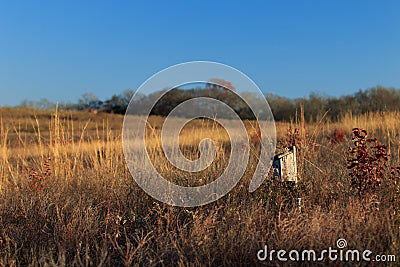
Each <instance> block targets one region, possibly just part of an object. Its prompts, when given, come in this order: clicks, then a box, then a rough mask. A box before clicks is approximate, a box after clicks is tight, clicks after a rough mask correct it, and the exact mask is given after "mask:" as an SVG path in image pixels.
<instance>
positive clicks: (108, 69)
mask: <svg viewBox="0 0 400 267" xmlns="http://www.w3.org/2000/svg"><path fill="white" fill-rule="evenodd" d="M81 2H84V3H81ZM399 14H400V1H382V2H379V1H317V0H315V1H259V2H251V1H246V2H245V1H243V2H234V3H231V2H226V3H222V1H196V2H195V1H160V2H154V1H140V3H139V1H44V0H39V1H2V2H1V3H0V92H1V97H0V105H16V104H19V103H20V102H21V101H22V100H23V99H28V100H39V99H40V98H42V97H46V98H48V99H50V100H52V101H59V102H61V101H72V102H74V101H76V100H77V99H78V98H80V97H81V95H82V94H83V93H85V92H93V93H94V94H96V95H97V96H98V97H99V98H101V99H106V98H108V97H110V96H111V95H112V94H114V93H120V92H121V91H123V90H125V89H128V88H131V89H135V88H137V87H139V86H140V84H141V83H142V82H144V81H145V80H146V79H147V78H148V77H149V76H151V75H152V74H154V73H155V72H157V71H160V70H162V69H163V68H165V67H168V66H170V65H173V64H177V63H181V62H185V61H192V60H210V61H217V62H221V63H225V64H228V65H231V66H233V67H235V68H237V69H239V70H241V71H243V72H244V73H246V74H247V75H248V76H250V77H251V78H252V79H253V80H254V81H255V82H256V83H257V84H258V85H259V86H260V88H261V89H262V90H263V91H264V92H267V93H268V92H272V93H275V94H279V95H282V96H292V97H302V96H307V95H309V94H310V93H311V92H312V91H316V92H320V93H325V94H327V95H332V96H336V95H338V96H339V95H343V94H348V93H353V92H355V91H357V90H358V89H366V88H369V87H372V86H375V85H378V84H379V85H383V86H394V87H396V88H400V15H399Z"/></svg>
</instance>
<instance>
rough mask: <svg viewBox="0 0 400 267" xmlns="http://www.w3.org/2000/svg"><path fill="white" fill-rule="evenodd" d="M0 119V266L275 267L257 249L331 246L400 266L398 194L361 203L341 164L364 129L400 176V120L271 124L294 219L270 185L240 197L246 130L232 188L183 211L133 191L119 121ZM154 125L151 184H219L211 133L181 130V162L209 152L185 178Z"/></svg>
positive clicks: (391, 116) (199, 125) (223, 145)
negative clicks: (292, 188) (292, 174)
mask: <svg viewBox="0 0 400 267" xmlns="http://www.w3.org/2000/svg"><path fill="white" fill-rule="evenodd" d="M0 118H1V123H0V124H1V125H0V126H1V127H0V266H20V265H22V266H42V265H43V266H46V265H50V266H54V265H55V266H63V265H73V266H98V265H102V266H132V265H140V266H171V265H172V266H188V265H189V266H204V265H205V266H223V265H224V266H225V265H226V266H238V265H249V266H254V265H262V264H269V265H273V264H272V263H271V262H260V261H258V260H257V252H258V251H259V250H260V249H263V248H264V245H266V244H267V245H268V247H269V248H271V249H276V250H279V249H285V250H286V251H290V250H291V249H297V250H302V249H314V250H316V251H321V250H323V249H327V248H329V247H335V246H336V241H337V240H338V239H339V238H344V239H346V240H347V243H348V245H347V247H348V248H350V249H358V250H360V251H363V250H365V249H369V250H371V251H372V252H373V254H372V255H376V254H385V255H391V254H395V255H396V261H397V262H394V263H391V264H393V265H396V263H397V265H398V264H399V263H398V262H399V261H400V255H399V251H400V188H399V184H400V183H396V184H394V183H392V182H391V181H389V179H383V181H382V185H381V186H380V187H379V188H378V189H376V190H374V191H373V192H371V193H368V194H363V195H362V196H360V195H358V194H357V192H356V191H355V190H354V189H353V188H352V186H351V177H350V175H349V172H350V170H349V169H348V168H347V159H348V158H349V157H350V155H349V147H353V146H354V145H353V142H352V141H351V136H352V132H351V130H352V128H355V127H361V128H364V129H366V130H367V131H368V134H369V136H371V137H376V138H377V139H378V140H379V141H380V142H381V143H383V144H387V145H388V150H389V152H390V154H391V158H390V164H389V165H390V166H391V165H400V133H399V131H398V130H399V129H400V113H395V112H392V113H379V114H372V113H371V114H366V115H360V116H352V115H351V114H347V115H345V116H344V117H343V118H342V119H340V120H339V121H338V122H329V121H326V120H324V119H322V120H321V121H319V122H317V123H307V122H305V121H304V119H302V118H301V116H299V118H297V119H295V120H294V121H293V122H292V123H286V122H278V123H276V127H277V129H276V130H277V138H278V148H277V151H280V150H282V148H283V147H284V146H285V145H286V144H287V143H288V142H290V140H289V139H291V138H292V139H295V140H296V141H295V142H296V146H297V147H298V148H299V150H300V151H299V155H298V156H299V157H298V167H299V176H300V182H299V194H300V196H301V197H302V200H303V206H302V209H301V210H299V209H298V208H297V207H296V206H294V207H293V206H292V205H290V203H289V201H288V200H289V199H291V197H292V196H291V195H290V192H289V191H288V190H286V188H284V187H283V186H282V185H280V184H277V183H274V182H272V180H271V179H272V178H271V177H270V176H271V175H270V176H269V177H268V179H266V181H265V183H264V184H263V185H262V186H261V187H260V188H259V189H257V190H256V191H255V192H253V193H249V192H248V185H249V182H250V180H251V178H252V173H253V172H254V169H255V166H256V164H257V161H258V155H259V149H260V147H259V144H258V140H257V124H256V123H254V122H251V121H246V122H245V125H246V128H247V130H248V132H249V136H250V141H251V155H250V160H249V164H248V167H247V169H246V172H245V175H244V176H243V178H242V179H241V180H240V182H239V183H238V185H237V186H236V187H235V188H234V189H233V190H232V191H231V192H229V193H228V194H227V195H226V196H224V197H222V198H221V199H219V200H217V201H216V202H213V203H211V204H208V205H205V206H201V207H196V208H180V207H173V206H169V205H166V204H163V203H160V202H158V201H156V200H154V199H153V198H151V197H150V196H148V195H147V194H146V193H145V192H144V191H143V190H142V189H141V188H139V187H138V186H137V185H136V184H135V182H134V181H133V179H132V177H131V175H130V173H129V171H128V168H127V166H126V164H125V160H124V155H123V152H122V143H121V127H122V121H123V116H121V115H113V114H103V113H99V114H93V113H89V112H72V111H68V112H67V111H61V112H56V111H52V112H50V111H34V110H28V109H14V108H12V109H6V108H2V109H0ZM162 122H163V118H161V117H151V118H150V119H149V123H150V127H149V128H148V131H147V135H146V136H147V141H148V144H149V148H148V151H149V154H150V157H151V158H152V160H153V163H154V164H155V165H156V168H157V170H158V171H159V172H160V173H162V174H163V175H164V176H165V177H167V178H168V179H170V180H171V181H174V182H175V183H178V184H179V183H181V184H185V185H186V184H190V185H201V184H205V183H208V182H209V181H211V180H213V179H215V178H216V177H217V176H219V175H220V173H221V172H222V171H223V170H224V168H225V167H226V165H227V162H228V161H229V149H230V147H229V139H228V137H227V134H226V132H225V131H224V130H223V129H221V127H220V126H219V125H215V124H214V123H213V122H212V121H203V120H197V121H193V122H191V123H190V124H189V125H187V126H186V127H185V128H184V129H183V131H182V133H181V136H180V140H181V141H182V143H181V144H180V145H181V146H182V148H184V149H183V153H184V155H185V156H187V157H188V158H191V159H196V158H197V157H198V149H197V145H198V142H199V141H200V140H201V139H202V138H204V137H209V138H211V139H213V140H215V142H216V148H217V152H218V154H217V157H216V161H215V162H213V163H212V164H211V165H210V166H209V167H208V168H207V169H206V170H204V171H202V172H198V173H195V174H192V175H188V174H184V173H182V172H180V171H178V170H175V169H174V168H173V167H172V166H170V164H169V163H168V162H167V160H166V159H165V157H164V156H163V154H162V151H161V148H160V145H159V135H160V131H161V125H162ZM289 129H291V131H289ZM294 129H298V134H293V131H294ZM339 132H341V133H343V135H338V134H337V133H339ZM335 133H336V134H335ZM386 175H390V174H386ZM329 263H330V262H329V260H328V259H327V258H326V259H325V260H324V261H322V262H320V264H323V265H327V264H329ZM303 264H304V265H310V262H308V263H307V262H305V263H303ZM313 264H314V263H313ZM330 264H332V265H346V264H348V265H349V266H354V265H357V264H358V265H364V264H365V262H358V263H357V262H331V263H330ZM288 265H290V264H288Z"/></svg>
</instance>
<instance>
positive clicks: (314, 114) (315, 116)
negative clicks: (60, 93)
mask: <svg viewBox="0 0 400 267" xmlns="http://www.w3.org/2000/svg"><path fill="white" fill-rule="evenodd" d="M133 94H134V90H125V91H123V92H122V93H121V94H118V95H113V96H112V97H111V98H110V99H107V100H104V101H103V100H100V99H99V98H98V97H97V96H96V95H94V94H93V93H86V94H83V95H82V98H81V99H79V100H78V102H77V103H60V104H58V108H59V109H65V110H89V111H90V110H97V111H101V112H108V113H117V114H124V113H125V111H126V109H127V106H128V104H129V102H130V100H131V98H132V96H133ZM197 97H211V98H214V99H217V100H220V101H222V102H224V103H226V104H227V105H229V106H230V107H232V108H233V109H234V110H235V112H236V113H237V114H238V115H239V116H240V117H241V118H242V119H254V118H255V115H254V114H253V113H252V111H251V110H250V108H249V107H248V106H247V105H246V103H245V102H244V101H243V100H242V99H241V98H240V97H239V96H238V95H237V94H236V93H235V88H234V87H232V88H229V89H226V88H224V87H220V86H215V84H210V85H207V86H205V87H203V88H193V89H185V90H184V89H180V88H174V89H172V90H161V91H157V92H155V93H152V94H149V95H139V96H138V97H136V98H135V99H136V100H135V102H134V103H132V104H133V106H132V107H133V110H134V111H135V114H141V110H142V109H143V107H144V106H145V105H148V104H149V103H153V102H154V101H155V100H156V99H159V100H158V102H157V103H156V105H155V106H154V107H153V109H152V111H151V114H152V115H161V116H167V115H168V114H169V113H170V112H171V111H172V109H173V108H174V107H176V106H177V105H179V104H180V103H183V102H184V101H186V100H188V99H192V98H197ZM265 97H266V99H267V101H268V103H269V105H270V107H271V110H272V112H273V115H274V117H275V120H277V121H289V120H291V119H293V118H294V116H295V115H296V113H299V111H300V108H301V106H303V107H304V116H305V118H306V120H308V121H316V120H319V119H320V118H321V117H322V116H323V115H324V114H325V113H326V117H327V118H330V119H331V120H333V121H335V120H337V119H339V118H340V117H341V116H343V115H344V114H346V113H348V112H352V113H353V114H354V115H358V114H364V113H366V112H379V111H395V110H396V111H397V110H400V89H395V88H393V87H389V88H387V87H382V86H376V87H373V88H370V89H367V90H359V91H358V92H356V93H354V94H351V95H345V96H340V97H329V96H323V95H320V94H318V93H311V94H310V95H309V96H308V97H304V98H296V99H290V98H286V97H281V96H278V95H274V94H268V95H266V96H265ZM260 104H262V103H260ZM20 106H21V107H26V108H35V109H54V108H55V107H56V104H55V103H53V102H51V101H49V100H47V99H45V98H44V99H42V100H40V101H37V102H34V101H27V100H25V101H23V102H22V103H21V104H20ZM256 115H257V117H259V118H260V117H261V118H262V117H263V116H264V115H265V114H256Z"/></svg>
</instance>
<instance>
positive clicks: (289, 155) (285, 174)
mask: <svg viewBox="0 0 400 267" xmlns="http://www.w3.org/2000/svg"><path fill="white" fill-rule="evenodd" d="M272 166H273V168H274V178H275V179H276V180H277V181H280V182H291V183H294V184H296V183H297V164H296V147H295V146H292V147H288V148H286V151H285V152H283V153H281V154H278V155H276V156H275V157H274V162H273V165H272Z"/></svg>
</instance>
